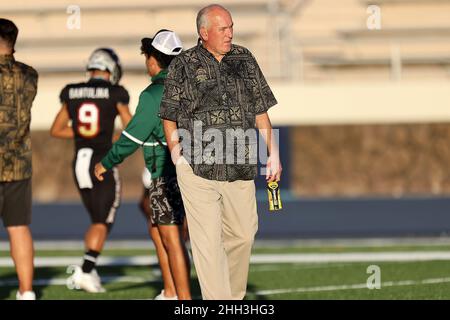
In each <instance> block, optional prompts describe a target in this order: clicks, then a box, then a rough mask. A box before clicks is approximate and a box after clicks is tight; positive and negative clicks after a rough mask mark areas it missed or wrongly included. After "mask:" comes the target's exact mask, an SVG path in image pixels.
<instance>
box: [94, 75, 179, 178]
mask: <svg viewBox="0 0 450 320" xmlns="http://www.w3.org/2000/svg"><path fill="white" fill-rule="evenodd" d="M166 76H167V70H162V71H161V72H160V73H158V74H157V75H156V76H154V77H152V84H151V85H149V86H148V87H147V88H146V89H145V90H144V91H142V93H141V95H140V96H139V103H138V106H137V108H136V113H135V114H134V116H133V118H131V120H130V122H129V123H128V125H127V127H126V128H125V130H124V131H123V132H122V134H121V136H120V138H119V140H117V141H116V142H115V143H114V144H113V146H112V148H111V149H110V150H109V152H108V154H107V155H106V156H105V157H104V158H103V159H102V161H101V163H102V165H103V166H104V167H105V169H107V170H109V169H111V168H112V167H114V166H116V165H118V164H119V163H121V162H122V161H123V160H125V158H126V157H128V156H129V155H131V154H132V153H134V152H135V151H136V150H137V149H138V148H139V147H142V149H143V153H144V160H145V166H146V167H147V169H148V170H149V171H150V173H151V175H152V179H155V178H158V177H161V176H167V175H173V174H175V167H174V165H173V163H172V160H171V157H170V152H169V150H168V148H167V143H166V138H165V136H164V130H163V125H162V121H161V119H160V118H159V116H158V113H159V105H160V103H161V99H162V95H163V89H164V85H163V81H164V79H165V78H166Z"/></svg>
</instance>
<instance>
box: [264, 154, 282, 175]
mask: <svg viewBox="0 0 450 320" xmlns="http://www.w3.org/2000/svg"><path fill="white" fill-rule="evenodd" d="M281 171H283V168H282V167H281V162H280V157H279V156H278V155H277V154H273V155H270V156H269V158H268V159H267V165H266V180H267V182H273V181H276V182H278V181H280V178H281Z"/></svg>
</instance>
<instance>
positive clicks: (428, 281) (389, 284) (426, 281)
mask: <svg viewBox="0 0 450 320" xmlns="http://www.w3.org/2000/svg"><path fill="white" fill-rule="evenodd" d="M449 282H450V278H432V279H424V280H403V281H389V282H382V283H381V289H382V288H383V287H399V286H414V285H426V284H440V283H449ZM356 289H367V290H369V289H368V288H367V284H366V283H358V284H350V285H340V286H321V287H305V288H290V289H275V290H260V291H255V292H249V294H254V295H259V296H268V295H274V294H286V293H307V292H324V291H340V290H356ZM373 290H377V289H373Z"/></svg>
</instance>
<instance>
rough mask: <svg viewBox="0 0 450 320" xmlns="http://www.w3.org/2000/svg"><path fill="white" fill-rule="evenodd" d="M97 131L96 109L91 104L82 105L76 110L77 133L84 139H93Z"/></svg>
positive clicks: (97, 111) (97, 112) (98, 126)
mask: <svg viewBox="0 0 450 320" xmlns="http://www.w3.org/2000/svg"><path fill="white" fill-rule="evenodd" d="M99 129H100V124H99V110H98V107H97V106H96V105H95V104H93V103H83V104H82V105H81V106H80V108H79V109H78V133H79V134H80V135H81V136H82V137H84V138H93V137H95V136H96V135H97V134H98V131H99Z"/></svg>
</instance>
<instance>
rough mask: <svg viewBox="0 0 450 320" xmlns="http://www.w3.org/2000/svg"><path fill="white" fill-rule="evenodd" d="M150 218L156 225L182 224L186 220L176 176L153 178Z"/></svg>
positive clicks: (150, 188)
mask: <svg viewBox="0 0 450 320" xmlns="http://www.w3.org/2000/svg"><path fill="white" fill-rule="evenodd" d="M149 198H150V207H151V208H152V215H151V217H150V220H151V222H152V224H155V225H172V224H175V225H181V224H183V220H184V206H183V200H182V199H181V193H180V188H179V187H178V182H177V177H176V176H165V177H159V178H155V179H152V183H151V185H150V187H149Z"/></svg>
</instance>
